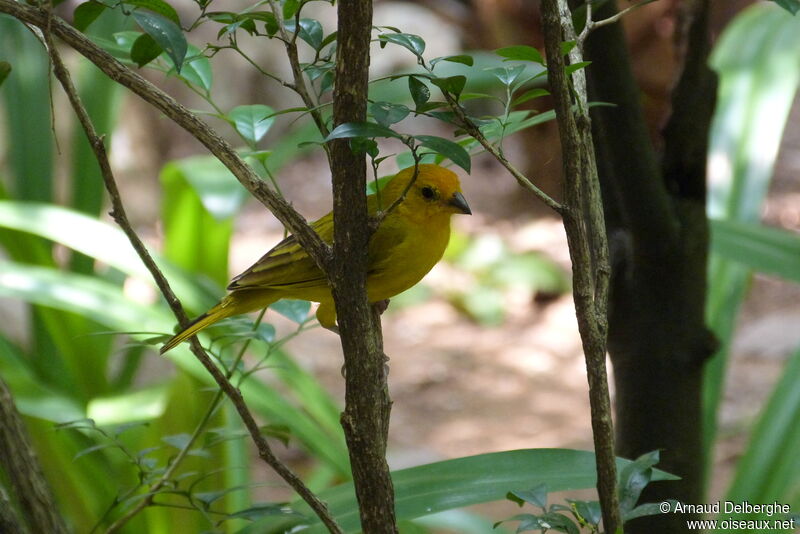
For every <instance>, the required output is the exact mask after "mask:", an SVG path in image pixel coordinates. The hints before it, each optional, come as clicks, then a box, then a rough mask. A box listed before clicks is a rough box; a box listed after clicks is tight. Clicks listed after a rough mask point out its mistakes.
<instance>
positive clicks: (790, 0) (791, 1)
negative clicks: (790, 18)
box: [772, 0, 800, 15]
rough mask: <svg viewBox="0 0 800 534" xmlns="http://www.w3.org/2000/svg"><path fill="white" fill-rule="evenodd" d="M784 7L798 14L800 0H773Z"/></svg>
mask: <svg viewBox="0 0 800 534" xmlns="http://www.w3.org/2000/svg"><path fill="white" fill-rule="evenodd" d="M772 1H773V2H775V3H776V4H778V5H779V6H781V7H782V8H783V9H785V10H786V11H788V12H789V13H791V14H792V15H796V14H797V12H798V11H800V0H772Z"/></svg>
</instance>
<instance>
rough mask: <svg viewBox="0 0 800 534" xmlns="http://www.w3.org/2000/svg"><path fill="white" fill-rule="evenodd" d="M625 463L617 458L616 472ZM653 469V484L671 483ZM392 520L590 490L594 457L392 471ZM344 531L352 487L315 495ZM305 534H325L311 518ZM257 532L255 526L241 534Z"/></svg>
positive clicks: (348, 527)
mask: <svg viewBox="0 0 800 534" xmlns="http://www.w3.org/2000/svg"><path fill="white" fill-rule="evenodd" d="M628 463H629V462H628V461H627V460H623V459H617V466H618V469H622V468H623V467H624V466H625V465H627V464H628ZM674 478H675V477H673V476H672V475H668V474H666V473H663V472H660V471H655V472H654V480H669V479H674ZM392 480H393V482H394V488H395V493H396V501H395V505H396V510H397V517H398V519H400V520H409V519H414V518H417V517H420V516H424V515H427V514H432V513H437V512H441V511H444V510H450V509H454V508H461V507H464V506H470V505H473V504H478V503H483V502H492V501H497V500H502V499H503V498H505V495H506V494H507V493H508V492H509V491H520V490H524V489H526V488H530V487H531V486H532V485H534V484H537V483H544V484H547V487H548V488H549V489H550V491H551V492H555V491H565V490H574V489H583V488H592V487H594V484H595V481H596V472H595V463H594V455H593V454H592V453H591V452H587V451H576V450H569V449H526V450H515V451H504V452H497V453H489V454H481V455H477V456H468V457H465V458H456V459H454V460H446V461H443V462H436V463H432V464H427V465H421V466H417V467H412V468H410V469H403V470H400V471H394V472H393V473H392ZM319 497H320V498H321V499H322V500H324V501H325V502H327V503H328V506H329V509H330V510H331V512H332V513H333V514H334V516H335V517H336V519H337V520H338V521H339V524H340V525H341V526H342V528H343V529H344V531H345V532H347V533H350V532H353V533H354V532H357V531H358V529H359V520H358V507H357V505H356V502H355V495H354V492H353V486H352V484H350V483H348V484H343V485H341V486H337V487H335V488H331V489H328V490H324V491H322V492H320V494H319ZM292 508H293V509H295V510H296V511H298V512H300V513H309V514H310V511H308V508H307V507H306V505H305V504H304V503H299V502H296V503H293V504H292ZM313 521H314V523H313V525H314V526H312V527H311V528H310V529H308V531H307V532H308V534H319V533H322V532H326V530H324V527H322V525H319V524H318V520H317V519H316V518H314V519H313ZM256 532H261V530H259V525H258V523H255V524H254V525H252V526H251V527H250V528H249V529H245V530H244V531H242V533H243V534H244V533H248V534H254V533H256Z"/></svg>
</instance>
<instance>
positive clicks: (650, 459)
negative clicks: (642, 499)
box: [618, 451, 659, 513]
mask: <svg viewBox="0 0 800 534" xmlns="http://www.w3.org/2000/svg"><path fill="white" fill-rule="evenodd" d="M658 456H659V454H658V451H653V452H649V453H646V454H643V455H642V456H640V457H639V458H637V459H636V461H634V462H631V463H629V464H628V465H626V466H625V469H623V470H622V472H621V473H620V475H619V479H620V480H619V490H618V491H619V508H620V511H622V513H625V512H628V511H630V510H632V509H633V508H634V506H636V503H637V501H638V500H639V496H640V495H641V494H642V491H643V490H644V488H645V487H646V486H647V485H648V484H649V483H650V480H651V478H652V475H653V466H654V465H655V464H656V463H658Z"/></svg>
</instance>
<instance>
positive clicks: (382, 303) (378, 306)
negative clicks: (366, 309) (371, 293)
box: [373, 299, 389, 315]
mask: <svg viewBox="0 0 800 534" xmlns="http://www.w3.org/2000/svg"><path fill="white" fill-rule="evenodd" d="M373 306H374V307H375V310H376V311H377V312H378V315H383V312H385V311H386V309H387V308H388V307H389V299H383V300H379V301H378V302H375V303H374V304H373Z"/></svg>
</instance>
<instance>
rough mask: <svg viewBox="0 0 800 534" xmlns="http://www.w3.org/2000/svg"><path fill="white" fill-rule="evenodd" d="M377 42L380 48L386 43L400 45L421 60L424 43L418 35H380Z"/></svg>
mask: <svg viewBox="0 0 800 534" xmlns="http://www.w3.org/2000/svg"><path fill="white" fill-rule="evenodd" d="M378 40H379V41H380V42H381V46H386V43H393V44H396V45H400V46H402V47H403V48H406V49H408V50H410V51H411V52H412V53H413V54H414V55H415V56H417V57H418V58H421V57H422V54H423V52H425V41H424V40H423V39H422V37H420V36H419V35H414V34H411V33H382V34H380V35H379V36H378Z"/></svg>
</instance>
